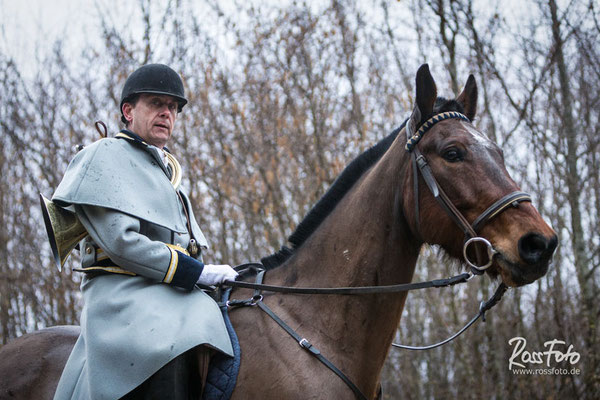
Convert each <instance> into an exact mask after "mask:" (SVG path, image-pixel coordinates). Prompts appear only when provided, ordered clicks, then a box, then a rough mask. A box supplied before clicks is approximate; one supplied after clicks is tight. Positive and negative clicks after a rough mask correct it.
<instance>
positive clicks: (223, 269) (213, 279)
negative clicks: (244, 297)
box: [196, 264, 238, 286]
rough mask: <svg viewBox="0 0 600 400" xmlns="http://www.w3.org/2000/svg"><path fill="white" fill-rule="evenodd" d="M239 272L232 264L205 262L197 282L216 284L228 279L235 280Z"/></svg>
mask: <svg viewBox="0 0 600 400" xmlns="http://www.w3.org/2000/svg"><path fill="white" fill-rule="evenodd" d="M236 276H238V273H237V272H235V270H234V269H233V268H231V266H230V265H227V264H225V265H213V264H205V265H204V269H203V270H202V273H201V274H200V277H199V278H198V281H197V282H196V283H199V284H201V285H208V286H211V285H216V284H218V283H222V282H224V281H226V280H230V281H233V280H235V277H236Z"/></svg>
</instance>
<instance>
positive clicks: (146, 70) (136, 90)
mask: <svg viewBox="0 0 600 400" xmlns="http://www.w3.org/2000/svg"><path fill="white" fill-rule="evenodd" d="M141 93H155V94H166V95H169V96H173V97H175V98H176V99H177V102H178V103H179V107H178V109H177V111H178V112H181V109H182V108H183V106H185V105H186V104H187V99H186V98H185V93H184V91H183V82H182V81H181V78H180V77H179V75H178V74H177V72H175V71H173V69H171V68H170V67H169V66H167V65H164V64H146V65H144V66H141V67H140V68H138V69H136V70H135V71H134V72H133V73H132V74H131V75H129V78H127V80H126V81H125V85H124V86H123V91H122V92H121V106H120V107H119V109H120V110H121V114H122V113H123V104H124V103H125V102H127V101H128V100H131V98H132V97H134V96H135V95H138V94H141ZM121 119H122V120H123V122H126V120H125V117H124V116H123V115H121Z"/></svg>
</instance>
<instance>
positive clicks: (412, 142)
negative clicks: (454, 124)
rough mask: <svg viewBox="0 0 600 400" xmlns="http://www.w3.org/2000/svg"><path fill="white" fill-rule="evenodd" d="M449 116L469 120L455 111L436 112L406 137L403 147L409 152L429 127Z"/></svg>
mask: <svg viewBox="0 0 600 400" xmlns="http://www.w3.org/2000/svg"><path fill="white" fill-rule="evenodd" d="M450 118H458V119H462V120H463V121H467V122H471V120H470V119H469V118H467V116H466V115H464V114H461V113H459V112H456V111H447V112H443V113H440V114H436V115H434V116H433V117H431V118H429V119H428V120H427V121H425V122H424V123H423V125H421V127H420V128H419V130H418V131H417V132H416V133H415V134H414V135H412V137H410V138H408V140H407V141H406V146H405V149H406V150H407V151H409V152H410V151H412V149H413V148H414V147H415V146H416V145H417V143H419V140H421V137H423V135H424V134H425V132H427V131H428V130H429V129H431V127H433V126H434V125H435V124H437V123H438V122H442V121H444V120H446V119H450Z"/></svg>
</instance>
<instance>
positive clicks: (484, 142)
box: [460, 121, 496, 149]
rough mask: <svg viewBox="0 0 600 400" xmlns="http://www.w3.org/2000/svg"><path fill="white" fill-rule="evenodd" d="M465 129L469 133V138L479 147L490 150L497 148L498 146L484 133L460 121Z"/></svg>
mask: <svg viewBox="0 0 600 400" xmlns="http://www.w3.org/2000/svg"><path fill="white" fill-rule="evenodd" d="M460 124H461V125H462V127H463V129H464V130H465V131H466V132H467V134H468V136H469V137H470V138H471V139H472V140H473V141H474V142H475V143H476V144H478V145H480V146H482V147H486V148H489V149H494V148H496V144H495V143H494V142H492V141H491V140H490V138H488V137H487V136H486V135H485V134H484V133H482V132H480V131H478V130H477V129H475V127H474V126H473V125H471V124H469V123H466V122H463V121H460Z"/></svg>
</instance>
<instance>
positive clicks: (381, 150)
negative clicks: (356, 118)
mask: <svg viewBox="0 0 600 400" xmlns="http://www.w3.org/2000/svg"><path fill="white" fill-rule="evenodd" d="M446 111H457V112H461V113H463V112H464V110H463V107H462V106H461V105H460V104H459V103H457V102H456V101H455V100H447V99H445V98H443V97H438V98H437V100H436V102H435V106H434V114H437V113H440V112H446ZM405 124H406V121H404V123H402V125H400V127H399V128H396V129H395V130H394V131H393V132H392V133H390V134H389V135H388V136H387V137H385V138H384V139H382V140H381V141H379V143H377V144H376V145H375V146H373V147H371V148H369V149H368V150H366V151H365V152H364V153H362V154H360V155H359V156H358V157H356V158H355V159H354V160H353V161H352V162H351V163H350V164H348V166H347V167H346V168H345V169H344V170H343V171H342V173H341V174H340V175H339V176H338V177H337V179H336V180H335V181H334V182H333V184H332V185H331V187H330V188H329V189H328V190H327V192H326V193H325V194H324V195H323V197H321V199H320V200H319V201H318V202H317V204H315V206H314V207H313V208H312V209H311V210H310V211H309V212H308V214H307V215H306V216H305V217H304V219H303V220H302V221H301V222H300V223H299V224H298V226H297V227H296V230H295V231H294V233H292V235H291V236H290V237H289V238H288V242H289V243H290V244H291V248H290V247H288V246H282V247H281V250H279V251H278V252H276V253H274V254H272V255H270V256H267V257H264V258H262V259H261V262H262V264H263V265H264V266H265V268H267V269H272V268H275V267H278V266H280V265H281V264H283V263H284V262H285V261H286V260H287V259H288V258H290V257H291V256H292V255H293V254H294V251H295V250H296V249H297V248H299V247H300V246H301V245H302V244H303V243H304V242H305V241H306V239H308V237H309V236H310V235H312V234H313V232H314V231H315V230H316V229H317V228H318V227H319V225H320V224H321V223H322V222H323V221H324V220H325V218H327V216H328V215H329V214H330V213H331V211H333V209H334V208H335V207H336V206H337V204H338V203H339V202H340V200H341V199H342V198H343V197H344V195H345V194H346V193H348V191H349V190H350V189H351V188H352V186H354V184H355V183H356V182H357V181H358V180H359V179H360V177H361V176H362V175H363V174H364V173H365V171H367V170H368V169H369V168H370V167H371V166H372V165H373V164H375V162H377V161H378V160H379V159H380V158H381V157H382V156H383V154H385V152H386V151H387V150H388V149H389V147H390V146H391V144H392V143H393V142H394V139H396V136H398V133H399V132H400V130H402V128H404V125H405Z"/></svg>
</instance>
